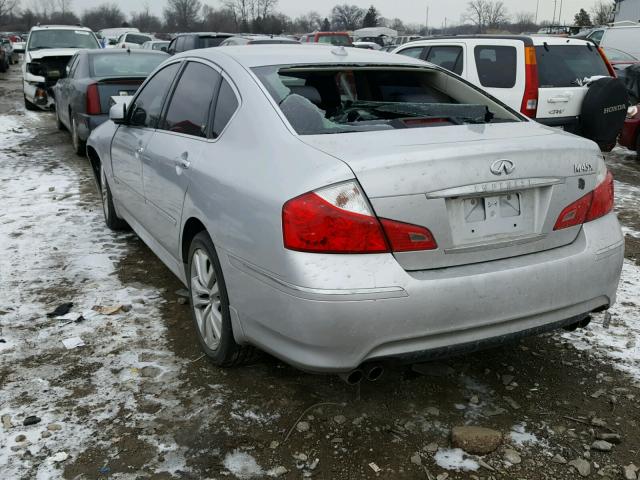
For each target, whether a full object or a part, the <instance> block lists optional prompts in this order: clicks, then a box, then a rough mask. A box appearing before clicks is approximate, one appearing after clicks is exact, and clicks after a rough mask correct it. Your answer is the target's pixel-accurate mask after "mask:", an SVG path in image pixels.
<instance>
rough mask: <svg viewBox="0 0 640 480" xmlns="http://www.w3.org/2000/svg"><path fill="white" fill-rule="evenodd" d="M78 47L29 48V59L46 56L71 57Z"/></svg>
mask: <svg viewBox="0 0 640 480" xmlns="http://www.w3.org/2000/svg"><path fill="white" fill-rule="evenodd" d="M78 50H80V49H79V48H43V49H42V50H29V52H28V55H29V57H30V59H31V60H39V59H41V58H46V57H65V56H66V57H72V56H73V55H74V54H75V53H76V52H77V51H78Z"/></svg>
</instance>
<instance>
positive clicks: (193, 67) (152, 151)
mask: <svg viewBox="0 0 640 480" xmlns="http://www.w3.org/2000/svg"><path fill="white" fill-rule="evenodd" d="M221 78H222V77H221V75H220V73H219V72H218V71H217V70H216V69H214V68H213V67H212V66H211V65H209V64H205V63H201V62H197V61H189V62H188V63H187V65H186V67H185V69H184V70H183V72H182V74H181V75H180V78H179V79H178V81H177V82H176V86H175V89H174V91H173V94H172V95H171V98H170V100H169V101H168V106H167V107H166V108H165V110H166V113H165V114H164V115H163V119H162V120H161V122H160V125H159V128H158V129H157V130H156V132H155V133H154V134H153V137H152V139H151V141H150V142H149V144H148V147H147V149H146V155H145V156H144V157H143V159H142V171H143V183H144V192H145V201H146V206H145V213H144V218H143V223H144V225H145V228H146V229H147V230H148V231H149V232H151V233H152V235H153V236H154V238H155V239H156V240H157V241H158V242H160V244H161V245H162V246H163V247H164V248H165V249H167V250H168V251H169V252H171V253H173V254H175V252H177V251H178V240H179V238H180V231H179V228H180V220H181V216H182V206H183V203H184V198H185V194H186V192H187V188H188V186H189V182H190V179H191V171H192V168H196V167H197V165H198V164H199V163H201V162H210V161H212V158H210V156H209V155H208V152H209V146H210V145H209V138H210V137H211V135H210V133H209V132H210V127H211V123H212V122H211V120H210V117H211V109H212V105H213V103H214V101H215V99H216V97H217V94H218V89H219V84H220V81H221Z"/></svg>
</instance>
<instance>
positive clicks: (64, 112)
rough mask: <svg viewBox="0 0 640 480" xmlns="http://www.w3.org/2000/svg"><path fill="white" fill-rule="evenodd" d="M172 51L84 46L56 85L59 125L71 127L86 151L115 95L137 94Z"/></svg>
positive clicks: (81, 149) (77, 148) (75, 140)
mask: <svg viewBox="0 0 640 480" xmlns="http://www.w3.org/2000/svg"><path fill="white" fill-rule="evenodd" d="M167 57H168V55H167V54H166V53H164V52H153V51H147V50H144V51H143V50H140V49H138V50H128V51H127V50H121V49H116V48H110V49H101V50H82V51H80V52H78V53H76V54H75V55H74V57H73V59H72V60H71V61H70V62H69V65H67V72H66V75H65V78H63V79H61V80H59V81H58V83H57V84H56V86H55V87H54V97H55V107H56V123H57V125H58V129H60V130H63V129H66V130H69V132H71V140H72V142H73V148H74V150H75V151H76V153H77V154H78V155H84V154H85V143H86V141H87V138H89V135H90V134H91V131H92V130H93V129H95V128H96V127H98V126H99V125H101V124H102V123H103V122H105V121H106V120H107V119H108V114H109V108H110V107H111V102H110V101H111V97H113V96H130V95H133V94H134V93H135V92H136V90H137V89H138V87H139V86H140V85H141V84H142V82H144V80H145V79H146V78H147V77H148V76H149V74H150V73H151V72H152V71H153V70H155V68H156V67H157V66H158V65H160V64H161V63H162V62H163V61H164V60H166V58H167Z"/></svg>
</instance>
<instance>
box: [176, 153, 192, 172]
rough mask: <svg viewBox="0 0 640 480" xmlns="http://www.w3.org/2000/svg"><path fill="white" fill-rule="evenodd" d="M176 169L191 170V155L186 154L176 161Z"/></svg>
mask: <svg viewBox="0 0 640 480" xmlns="http://www.w3.org/2000/svg"><path fill="white" fill-rule="evenodd" d="M176 167H178V168H181V169H182V170H189V167H191V162H190V161H189V154H188V153H187V152H184V153H183V154H182V155H180V157H179V158H178V159H176Z"/></svg>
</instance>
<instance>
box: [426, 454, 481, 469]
mask: <svg viewBox="0 0 640 480" xmlns="http://www.w3.org/2000/svg"><path fill="white" fill-rule="evenodd" d="M433 458H434V459H435V461H436V463H437V464H438V466H439V467H440V468H444V469H445V470H457V471H460V470H462V471H464V472H468V471H472V472H475V471H477V470H478V469H479V468H480V465H479V464H478V462H476V461H475V460H473V459H472V458H469V457H468V456H467V455H466V454H465V453H464V451H463V450H462V449H460V448H451V449H440V450H438V451H437V452H436V454H435V455H434V457H433Z"/></svg>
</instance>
